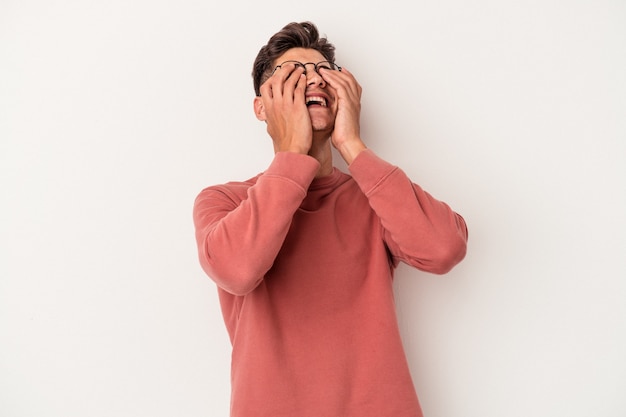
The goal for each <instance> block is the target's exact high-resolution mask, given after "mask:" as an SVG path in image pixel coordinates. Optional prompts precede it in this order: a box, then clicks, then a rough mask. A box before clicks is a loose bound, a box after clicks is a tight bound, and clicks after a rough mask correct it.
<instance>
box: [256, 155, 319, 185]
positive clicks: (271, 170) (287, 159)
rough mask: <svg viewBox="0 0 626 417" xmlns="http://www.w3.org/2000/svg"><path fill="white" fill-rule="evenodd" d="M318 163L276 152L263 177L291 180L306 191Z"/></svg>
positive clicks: (301, 156)
mask: <svg viewBox="0 0 626 417" xmlns="http://www.w3.org/2000/svg"><path fill="white" fill-rule="evenodd" d="M319 168H320V163H319V162H318V161H317V159H315V158H313V157H311V156H309V155H303V154H298V153H294V152H277V153H276V154H275V155H274V159H273V160H272V163H271V164H270V166H269V167H268V168H267V170H266V171H265V173H264V175H270V176H274V177H281V178H284V179H287V180H291V181H293V182H294V183H296V184H298V185H299V186H300V187H302V188H303V189H304V190H306V189H307V188H308V187H309V185H310V184H311V182H312V181H313V178H315V175H316V174H317V171H318V170H319Z"/></svg>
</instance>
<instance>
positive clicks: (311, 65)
mask: <svg viewBox="0 0 626 417" xmlns="http://www.w3.org/2000/svg"><path fill="white" fill-rule="evenodd" d="M289 61H296V62H298V63H301V64H306V65H305V68H306V82H307V86H306V92H305V97H304V100H305V102H306V103H307V108H308V110H309V115H310V117H311V125H312V127H313V131H318V132H319V131H327V132H328V133H330V132H331V131H332V129H333V126H334V124H335V115H336V110H337V106H336V100H335V91H334V89H333V88H331V87H330V86H329V85H328V84H327V83H326V82H325V81H324V79H323V78H322V75H321V74H320V73H318V72H317V71H316V70H315V64H318V63H321V62H324V61H326V58H324V56H323V55H322V54H321V53H319V52H318V51H316V50H314V49H306V48H293V49H290V50H288V51H287V52H285V53H284V54H283V55H281V56H280V57H278V58H277V59H276V61H275V62H274V66H278V65H281V64H283V63H285V65H289V64H292V65H293V62H289ZM321 65H322V64H320V66H321ZM318 68H319V66H318ZM320 72H321V73H322V74H323V72H324V70H323V69H322V70H321V71H320Z"/></svg>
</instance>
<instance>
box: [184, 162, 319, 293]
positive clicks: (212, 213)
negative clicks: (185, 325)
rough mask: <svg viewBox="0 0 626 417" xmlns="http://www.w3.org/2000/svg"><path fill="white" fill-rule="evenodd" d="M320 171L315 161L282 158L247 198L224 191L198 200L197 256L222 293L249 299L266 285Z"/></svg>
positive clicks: (205, 192) (205, 194)
mask: <svg viewBox="0 0 626 417" xmlns="http://www.w3.org/2000/svg"><path fill="white" fill-rule="evenodd" d="M318 169H319V163H318V162H317V161H316V160H315V159H314V158H311V157H309V156H306V155H299V154H295V153H290V152H279V153H277V154H276V155H275V157H274V160H273V161H272V163H271V165H270V166H269V168H268V169H267V171H265V172H264V173H263V174H262V175H260V176H259V178H258V180H257V182H256V184H254V185H253V186H251V187H250V188H249V189H248V193H247V197H245V198H243V199H242V198H237V197H236V196H234V195H233V194H232V193H229V192H228V190H227V188H225V187H210V188H207V189H205V190H203V191H202V192H201V193H200V194H199V195H198V197H197V198H196V201H195V204H194V210H193V219H194V225H195V229H196V241H197V244H198V256H199V258H200V264H201V266H202V268H203V269H204V271H205V272H206V273H207V274H208V275H209V276H210V277H211V278H212V279H213V280H214V281H215V282H216V283H217V285H218V286H219V287H221V288H223V289H224V290H226V291H228V292H230V293H232V294H235V295H244V294H246V293H248V292H250V291H252V290H253V289H254V288H255V287H256V286H257V285H258V284H259V283H260V282H261V281H262V279H263V276H264V275H265V273H266V272H267V271H268V270H269V269H270V268H271V266H272V264H273V263H274V259H275V258H276V255H277V254H278V251H279V250H280V248H281V246H282V244H283V241H284V239H285V236H286V235H287V231H288V230H289V226H290V225H291V220H292V218H293V215H294V213H295V211H296V210H297V209H298V207H299V206H300V204H301V203H302V200H303V199H304V197H305V196H306V190H307V188H308V186H309V184H310V183H311V181H312V180H313V178H314V177H315V173H316V172H317V170H318Z"/></svg>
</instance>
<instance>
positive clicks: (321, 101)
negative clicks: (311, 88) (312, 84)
mask: <svg viewBox="0 0 626 417" xmlns="http://www.w3.org/2000/svg"><path fill="white" fill-rule="evenodd" d="M311 104H319V105H321V106H322V107H326V100H325V99H324V98H323V97H316V96H311V97H307V98H306V105H307V106H308V105H311Z"/></svg>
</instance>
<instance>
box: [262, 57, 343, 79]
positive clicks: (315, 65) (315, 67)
mask: <svg viewBox="0 0 626 417" xmlns="http://www.w3.org/2000/svg"><path fill="white" fill-rule="evenodd" d="M285 64H295V65H296V67H298V66H301V67H302V68H303V69H304V75H306V66H307V65H313V70H314V71H315V72H316V73H318V74H319V73H320V71H319V69H320V66H321V68H324V67H325V66H326V67H328V68H325V69H327V70H329V71H341V67H340V66H339V65H337V64H335V63H334V62H330V61H320V62H318V63H315V62H300V61H295V60H292V59H290V60H288V61H285V62H281V63H280V64H278V65H276V66H275V67H274V70H273V71H272V75H274V73H275V72H276V71H278V70H279V69H280V68H282V66H283V65H285Z"/></svg>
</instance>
